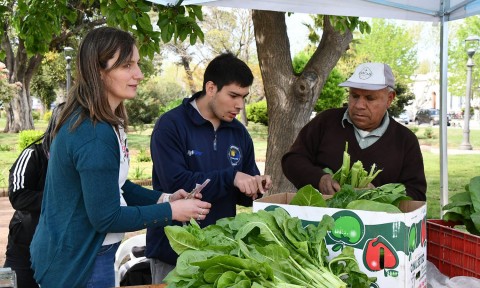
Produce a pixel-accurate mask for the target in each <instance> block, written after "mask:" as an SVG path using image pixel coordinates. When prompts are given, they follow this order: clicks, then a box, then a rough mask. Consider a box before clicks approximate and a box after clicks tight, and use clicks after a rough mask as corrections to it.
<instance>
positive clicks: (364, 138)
mask: <svg viewBox="0 0 480 288" xmlns="http://www.w3.org/2000/svg"><path fill="white" fill-rule="evenodd" d="M344 121H348V123H350V124H352V125H353V128H354V130H355V138H356V139H357V142H358V145H359V146H360V148H362V149H365V148H367V147H369V146H370V145H372V144H373V143H375V142H377V140H378V139H380V137H382V135H383V134H384V133H385V131H387V127H388V125H389V124H390V118H389V117H388V111H386V112H385V115H384V116H383V119H382V122H381V123H380V126H378V127H377V128H376V129H374V130H372V131H371V132H369V131H365V130H362V129H360V128H358V127H357V126H355V124H353V122H352V119H350V116H349V115H348V109H347V110H345V114H343V118H342V127H343V128H345V124H344Z"/></svg>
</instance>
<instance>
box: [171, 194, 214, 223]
mask: <svg viewBox="0 0 480 288" xmlns="http://www.w3.org/2000/svg"><path fill="white" fill-rule="evenodd" d="M177 192H178V191H177ZM177 192H175V193H177ZM175 193H174V194H175ZM185 193H186V192H185ZM187 194H188V193H187ZM197 194H199V193H197ZM172 196H173V195H172ZM200 196H201V195H200ZM170 206H171V207H172V219H173V220H176V221H181V222H186V221H190V219H191V218H193V219H195V220H197V221H201V220H204V219H205V217H207V214H208V213H209V212H210V207H212V205H211V204H210V203H208V202H205V201H201V200H198V199H181V200H180V199H179V200H177V201H172V202H170Z"/></svg>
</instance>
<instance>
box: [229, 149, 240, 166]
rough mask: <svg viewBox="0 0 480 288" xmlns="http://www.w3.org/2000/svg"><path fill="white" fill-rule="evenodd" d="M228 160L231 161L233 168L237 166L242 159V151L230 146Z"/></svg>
mask: <svg viewBox="0 0 480 288" xmlns="http://www.w3.org/2000/svg"><path fill="white" fill-rule="evenodd" d="M228 158H229V159H230V163H231V164H232V166H237V165H238V163H240V160H241V159H242V153H240V149H239V148H238V147H237V146H233V145H232V146H230V148H228Z"/></svg>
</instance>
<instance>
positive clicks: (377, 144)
mask: <svg viewBox="0 0 480 288" xmlns="http://www.w3.org/2000/svg"><path fill="white" fill-rule="evenodd" d="M339 86H342V87H349V96H348V107H343V108H333V109H329V110H325V111H322V112H321V113H319V114H318V115H317V116H316V117H315V118H314V119H312V120H311V121H310V122H309V123H308V124H307V125H305V127H303V128H302V130H301V131H300V133H299V134H298V136H297V139H296V140H295V142H294V143H293V145H292V146H291V147H290V150H289V151H288V152H287V153H286V154H285V155H284V156H283V158H282V169H283V173H284V174H285V176H286V177H287V178H288V180H290V182H292V183H293V184H294V185H295V187H297V188H301V187H303V186H305V185H308V184H311V185H312V186H314V187H316V188H317V189H319V190H320V192H321V193H323V194H327V195H331V194H334V193H335V192H337V191H339V190H340V185H339V184H338V182H336V181H335V180H333V179H332V177H331V175H330V174H328V173H326V172H324V171H323V169H324V168H330V169H331V170H332V171H337V170H338V169H340V167H341V166H342V161H343V157H342V156H343V151H344V149H345V142H348V154H349V155H350V159H351V163H354V162H355V161H357V160H360V161H362V163H363V165H364V167H365V169H366V170H367V171H368V170H370V167H371V166H372V165H373V164H376V166H377V167H378V168H379V169H381V170H382V172H381V173H380V174H378V176H377V177H376V178H375V179H374V180H373V182H372V184H373V185H375V186H380V185H383V184H387V183H403V184H404V185H405V187H406V190H407V195H409V196H411V197H412V198H413V199H415V200H421V201H425V200H426V195H425V193H426V189H427V183H426V180H425V171H424V167H423V157H422V153H421V150H420V145H419V143H418V139H417V137H416V136H415V134H414V133H413V132H412V131H410V130H409V129H408V128H406V127H405V126H403V125H401V124H399V123H398V122H397V121H393V120H392V118H391V117H390V116H389V114H388V112H387V109H388V108H389V107H390V105H391V104H392V101H393V99H394V98H395V95H396V94H395V90H394V87H395V78H394V76H393V73H392V69H391V68H390V66H388V65H387V64H384V63H363V64H360V65H359V66H358V67H357V68H356V69H355V72H354V73H353V75H352V76H351V77H350V78H349V79H348V80H347V81H345V82H343V83H341V84H340V85H339Z"/></svg>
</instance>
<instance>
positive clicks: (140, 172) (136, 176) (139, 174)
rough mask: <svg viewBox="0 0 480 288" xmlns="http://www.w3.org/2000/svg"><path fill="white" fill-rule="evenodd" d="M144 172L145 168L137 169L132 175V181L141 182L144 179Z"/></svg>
mask: <svg viewBox="0 0 480 288" xmlns="http://www.w3.org/2000/svg"><path fill="white" fill-rule="evenodd" d="M143 170H145V168H140V167H138V166H137V167H135V169H134V170H133V173H132V176H131V177H132V179H133V180H139V179H143Z"/></svg>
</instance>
